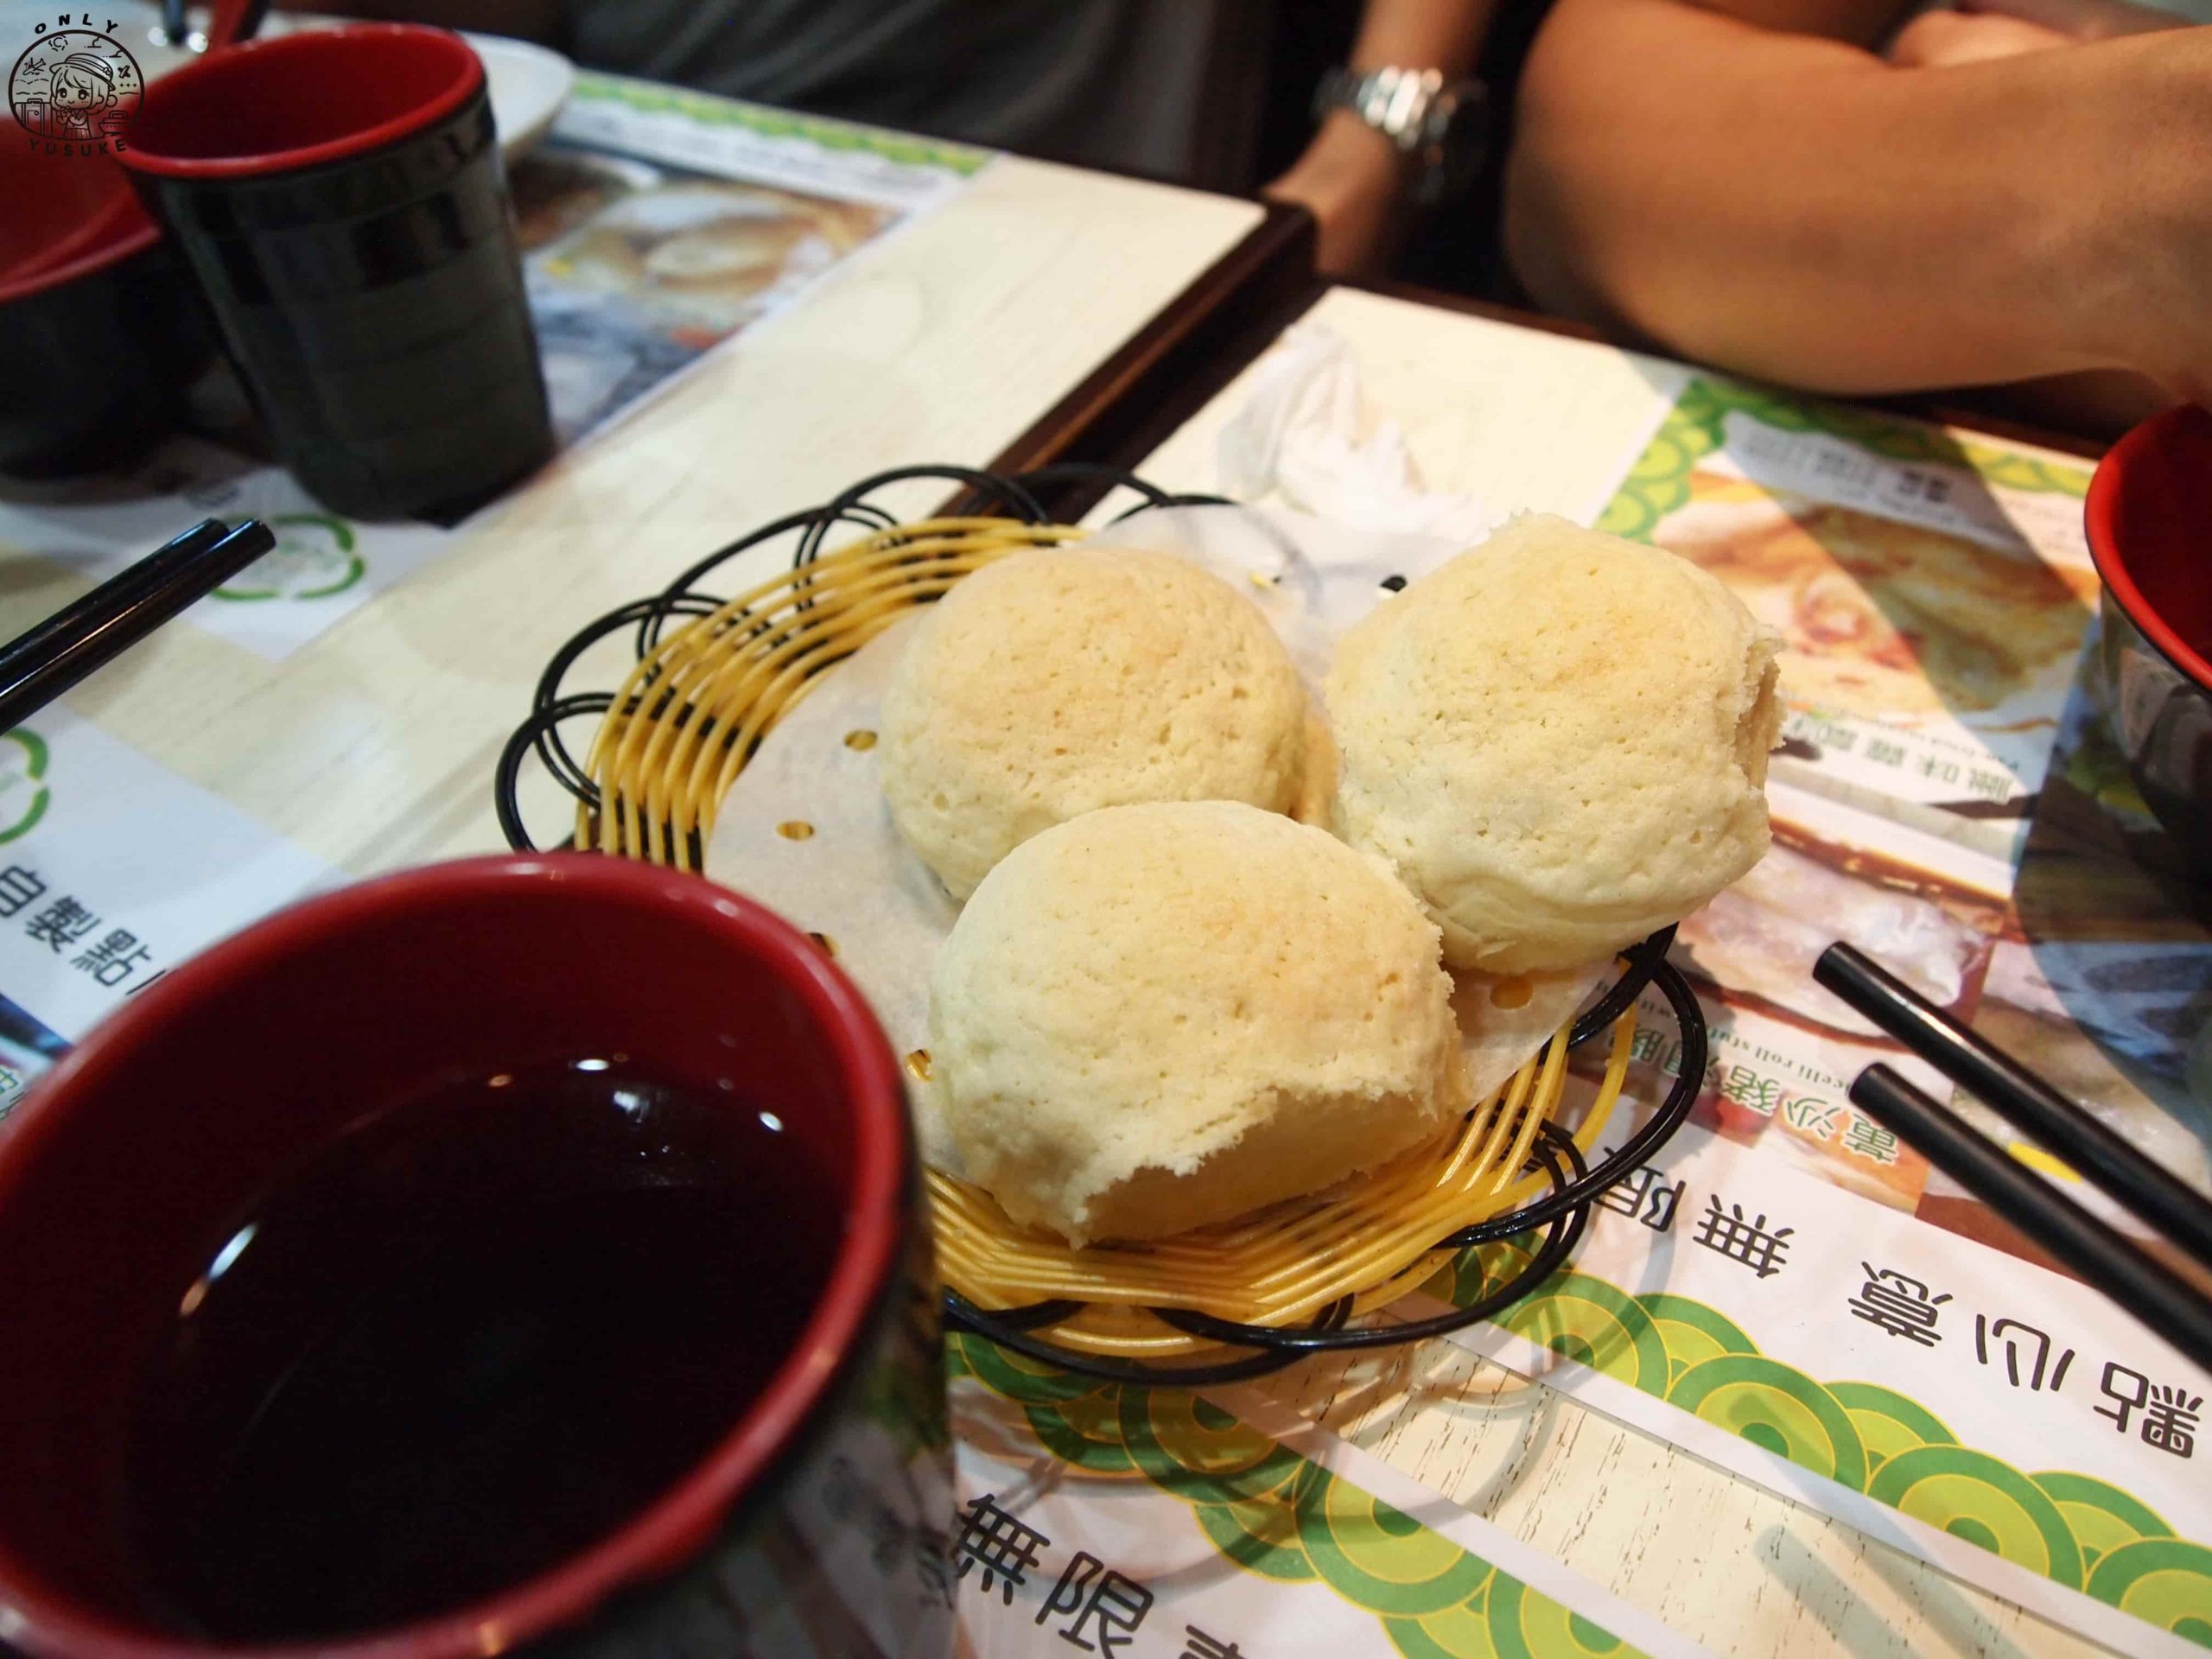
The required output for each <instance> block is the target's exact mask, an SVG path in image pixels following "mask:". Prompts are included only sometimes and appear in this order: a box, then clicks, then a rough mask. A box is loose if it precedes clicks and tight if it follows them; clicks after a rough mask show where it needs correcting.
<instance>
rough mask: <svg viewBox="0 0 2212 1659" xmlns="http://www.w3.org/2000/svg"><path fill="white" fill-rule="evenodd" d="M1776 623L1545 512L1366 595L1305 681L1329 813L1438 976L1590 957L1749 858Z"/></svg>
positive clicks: (1658, 553) (1645, 550)
mask: <svg viewBox="0 0 2212 1659" xmlns="http://www.w3.org/2000/svg"><path fill="white" fill-rule="evenodd" d="M1780 648H1781V639H1780V636H1779V635H1777V634H1776V633H1775V632H1773V630H1771V629H1770V628H1767V627H1764V626H1761V625H1760V624H1759V623H1758V621H1757V620H1754V619H1753V617H1752V616H1751V613H1750V612H1749V611H1747V610H1746V609H1745V607H1744V606H1743V604H1742V603H1741V602H1740V601H1738V600H1737V599H1736V597H1735V596H1734V595H1733V594H1731V593H1729V591H1728V590H1727V589H1726V588H1724V587H1722V586H1721V585H1720V583H1719V582H1717V581H1715V580H1714V579H1713V577H1712V576H1711V575H1707V573H1706V572H1705V571H1703V570H1700V569H1698V568H1697V567H1696V566H1695V565H1694V564H1691V563H1688V561H1687V560H1684V559H1680V558H1677V557H1676V556H1675V555H1673V554H1671V553H1669V552H1666V551H1665V550H1662V549H1659V548H1653V547H1647V546H1644V545H1643V544H1641V543H1636V542H1629V541H1624V540H1623V539H1621V538H1620V537H1617V536H1607V535H1603V534H1600V533H1599V532H1598V531H1589V530H1584V529H1582V528H1580V526H1579V525H1575V524H1568V523H1567V521H1566V520H1564V519H1561V518H1550V517H1541V518H1521V519H1517V520H1516V521H1515V522H1514V523H1512V524H1509V525H1507V526H1506V527H1505V528H1504V529H1503V530H1501V531H1498V532H1497V534H1496V535H1494V536H1492V537H1491V538H1490V539H1489V540H1488V541H1487V542H1484V543H1483V544H1482V545H1480V546H1479V547H1476V548H1472V549H1470V550H1468V551H1466V552H1465V553H1462V554H1460V555H1459V556H1458V557H1457V558H1455V559H1453V560H1452V561H1451V562H1450V563H1448V564H1446V565H1444V566H1443V567H1442V568H1441V569H1437V570H1435V571H1433V572H1432V573H1430V574H1429V575H1426V576H1423V577H1422V578H1421V580H1420V581H1418V582H1414V584H1413V585H1412V586H1411V587H1409V588H1407V589H1405V591H1404V592H1402V593H1401V594H1396V595H1395V596H1394V597H1392V598H1389V599H1387V600H1385V601H1383V603H1382V605H1381V606H1379V607H1377V608H1376V610H1375V612H1374V613H1372V614H1371V615H1369V616H1367V617H1365V618H1364V619H1363V620H1361V621H1360V622H1359V623H1358V625H1357V626H1355V627H1354V628H1353V629H1352V630H1351V632H1349V633H1347V634H1346V635H1345V636H1344V640H1343V642H1342V644H1341V645H1340V646H1339V647H1338V652H1337V658H1336V661H1335V664H1334V665H1333V667H1332V671H1331V673H1330V675H1329V681H1328V688H1327V698H1326V700H1327V703H1328V711H1329V717H1330V720H1331V721H1332V725H1333V726H1334V728H1335V734H1336V740H1337V747H1338V781H1337V793H1336V808H1335V814H1334V818H1335V823H1336V826H1337V830H1338V834H1339V835H1341V836H1344V839H1345V840H1346V841H1348V842H1351V844H1352V845H1354V846H1355V847H1360V848H1363V849H1368V850H1370V851H1372V852H1376V853H1379V854H1381V855H1383V856H1384V857H1385V858H1387V859H1389V861H1391V863H1392V864H1393V865H1395V867H1396V868H1397V870H1398V873H1399V874H1400V875H1401V876H1402V877H1403V878H1404V879H1405V881H1406V883H1407V885H1408V886H1409V887H1412V889H1413V890H1414V893H1415V894H1416V895H1417V896H1418V897H1419V898H1420V899H1421V902H1422V903H1423V904H1425V905H1426V906H1427V907H1428V912H1429V914H1430V915H1431V916H1432V917H1433V918H1435V919H1436V921H1437V923H1438V925H1440V927H1441V928H1442V929H1443V931H1444V957H1445V960H1446V962H1447V963H1450V964H1451V965H1452V966H1453V967H1455V968H1481V969H1489V970H1491V971H1492V972H1496V973H1529V972H1535V971H1539V970H1542V969H1557V968H1567V967H1572V966H1573V965H1575V964H1578V963H1588V962H1592V961H1594V960H1597V959H1600V958H1602V957H1605V956H1607V955H1608V954H1610V953H1611V952H1612V951H1614V950H1618V949H1619V948H1620V947H1622V946H1623V945H1625V944H1632V943H1633V942H1635V941H1636V940H1637V939H1640V938H1643V937H1644V936H1645V935H1647V934H1649V933H1651V932H1653V931H1656V930H1657V929H1659V928H1662V927H1664V926H1666V925H1668V924H1669V923H1670V922H1675V921H1679V920H1680V919H1681V918H1682V917H1684V916H1686V915H1688V913H1689V912H1691V911H1693V910H1695V909H1696V908H1697V907H1698V906H1700V905H1702V904H1703V903H1705V901H1706V900H1707V899H1710V898H1711V897H1712V896H1713V894H1714V893H1718V892H1719V891H1720V889H1721V888H1723V887H1726V886H1727V885H1728V884H1729V883H1730V882H1732V881H1733V880H1736V878H1737V877H1738V876H1740V875H1741V874H1744V872H1745V871H1746V870H1748V869H1750V868H1751V866H1752V865H1753V864H1755V863H1757V862H1758V860H1759V858H1760V856H1761V855H1763V854H1764V852H1765V851H1766V847H1767V835H1768V832H1767V813H1766V797H1765V794H1764V789H1765V785H1766V766H1767V753H1768V751H1769V750H1770V749H1771V748H1772V747H1774V742H1775V738H1776V734H1777V731H1778V729H1779V728H1780V724H1781V718H1782V714H1781V708H1780V705H1779V703H1778V702H1777V700H1776V696H1775V656H1776V653H1777V651H1779V649H1780Z"/></svg>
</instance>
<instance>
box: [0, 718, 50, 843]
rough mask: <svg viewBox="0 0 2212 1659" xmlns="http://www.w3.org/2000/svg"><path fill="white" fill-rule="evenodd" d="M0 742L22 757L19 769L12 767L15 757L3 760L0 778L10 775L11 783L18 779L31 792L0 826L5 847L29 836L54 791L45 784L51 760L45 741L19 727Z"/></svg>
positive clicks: (26, 728)
mask: <svg viewBox="0 0 2212 1659" xmlns="http://www.w3.org/2000/svg"><path fill="white" fill-rule="evenodd" d="M0 741H5V742H6V743H8V744H10V745H11V746H13V747H15V748H16V749H17V750H20V751H21V752H22V765H21V766H20V768H17V767H16V766H15V765H14V762H15V756H14V755H12V754H9V755H6V756H4V763H0V774H9V773H12V777H11V779H10V781H11V782H12V781H14V780H15V779H21V781H22V783H23V784H24V785H27V786H28V787H29V791H30V793H29V798H28V799H27V800H25V801H24V803H23V804H22V805H21V806H20V807H16V808H14V809H12V810H9V811H8V815H7V817H8V821H7V823H6V824H5V825H4V826H0V845H5V844H6V843H7V842H11V841H15V840H17V839H19V838H21V837H22V836H27V835H29V834H30V832H31V830H32V829H34V828H35V827H36V826H37V823H38V821H39V820H40V819H41V818H42V817H45V816H46V809H47V806H48V804H49V803H50V802H51V801H52V799H53V798H54V794H53V791H52V790H51V789H50V788H49V787H48V785H47V782H46V768H47V763H48V760H50V759H51V758H52V757H51V753H50V751H49V750H48V748H47V746H46V740H45V739H44V738H42V737H41V736H40V735H39V734H37V733H36V732H35V731H33V730H31V728H29V727H28V726H18V727H16V728H15V730H13V731H11V732H8V733H4V734H0Z"/></svg>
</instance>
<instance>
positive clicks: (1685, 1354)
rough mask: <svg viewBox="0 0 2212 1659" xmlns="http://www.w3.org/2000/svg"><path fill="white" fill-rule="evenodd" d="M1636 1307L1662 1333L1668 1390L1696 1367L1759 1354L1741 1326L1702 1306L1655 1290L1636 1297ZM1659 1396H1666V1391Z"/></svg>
mask: <svg viewBox="0 0 2212 1659" xmlns="http://www.w3.org/2000/svg"><path fill="white" fill-rule="evenodd" d="M1636 1305H1637V1306H1638V1307H1640V1308H1642V1309H1643V1311H1644V1312H1645V1313H1647V1314H1649V1316H1650V1318H1651V1323H1652V1325H1653V1326H1654V1327H1655V1328H1656V1330H1657V1331H1658V1332H1659V1342H1660V1345H1661V1346H1662V1347H1663V1348H1665V1349H1666V1351H1667V1386H1668V1388H1672V1387H1673V1386H1674V1385H1675V1382H1676V1381H1677V1380H1679V1379H1680V1377H1681V1375H1682V1373H1683V1372H1684V1371H1687V1370H1689V1368H1690V1367H1691V1366H1693V1365H1700V1364H1703V1363H1705V1362H1706V1361H1707V1360H1708V1359H1717V1358H1718V1357H1719V1356H1721V1355H1722V1354H1756V1353H1757V1352H1758V1351H1759V1350H1758V1344H1757V1343H1755V1342H1753V1341H1752V1340H1751V1338H1749V1337H1748V1336H1746V1335H1745V1334H1744V1331H1743V1327H1742V1326H1740V1325H1738V1324H1737V1323H1736V1322H1735V1321H1734V1320H1733V1319H1730V1318H1728V1316H1727V1315H1726V1314H1725V1313H1716V1312H1715V1311H1714V1310H1713V1309H1712V1308H1709V1307H1707V1306H1706V1305H1705V1304H1704V1303H1703V1302H1697V1301H1692V1300H1690V1299H1689V1298H1688V1297H1687V1296H1673V1295H1669V1294H1668V1293H1667V1292H1665V1291H1663V1290H1653V1291H1647V1292H1645V1293H1644V1294H1643V1295H1641V1296H1639V1297H1637V1299H1636ZM1660 1392H1662V1394H1663V1390H1661V1391H1660Z"/></svg>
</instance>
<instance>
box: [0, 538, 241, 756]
mask: <svg viewBox="0 0 2212 1659" xmlns="http://www.w3.org/2000/svg"><path fill="white" fill-rule="evenodd" d="M276 545H277V537H275V536H274V535H273V534H272V533H270V529H269V526H268V525H266V524H263V523H262V522H261V521H260V520H259V519H257V518H249V519H247V520H246V521H245V523H244V524H240V525H239V526H238V528H237V529H236V530H232V528H231V527H230V526H229V525H228V524H223V523H222V522H220V521H219V520H218V519H214V518H209V519H207V520H204V521H203V522H201V523H200V524H195V525H194V526H193V527H192V528H191V529H190V530H188V531H185V532H184V534H183V535H181V536H180V537H177V538H176V539H175V541H173V542H170V543H168V544H167V545H165V546H162V547H160V548H157V549H156V550H154V551H153V552H151V553H149V554H148V555H147V556H145V557H144V558H143V559H141V560H139V561H138V563H136V564H134V565H132V566H131V567H130V569H128V570H125V571H124V572H123V573H122V575H118V576H115V577H113V578H111V579H110V580H109V581H107V582H102V583H101V584H100V585H99V587H97V588H93V589H92V592H91V593H89V594H86V595H85V596H84V597H83V598H82V599H80V600H79V601H77V602H76V603H75V604H73V605H70V606H66V607H63V608H62V609H60V610H59V611H56V612H55V613H54V614H53V615H52V616H49V617H48V618H47V619H46V620H45V621H43V622H41V623H40V624H39V625H38V626H36V627H34V628H32V629H31V630H30V631H29V632H26V633H22V634H18V635H17V636H16V638H15V639H10V641H9V642H8V643H7V644H6V645H0V732H5V731H10V730H12V729H13V728H15V727H16V726H18V725H20V724H21V723H22V721H24V720H25V719H26V718H28V717H29V715H33V714H35V713H36V712H37V711H38V710H39V709H42V708H44V707H45V706H46V705H47V704H48V703H49V702H52V701H53V700H54V698H56V697H58V696H60V695H61V694H62V693H63V692H64V691H67V690H68V689H69V688H70V687H71V686H73V685H74V684H76V683H77V682H78V681H79V680H81V679H83V678H84V677H85V676H86V675H87V674H89V673H91V672H92V671H93V670H94V669H96V668H98V667H99V665H100V664H103V663H105V662H106V661H107V660H108V659H109V658H111V657H113V656H115V655H116V654H117V653H118V652H122V651H124V650H126V649H127V648H129V647H130V646H131V645H135V644H137V642H138V641H139V640H141V639H144V638H145V637H146V636H147V635H148V634H149V633H151V632H153V631H154V630H155V629H156V628H158V627H159V626H162V623H164V622H166V621H168V620H169V619H170V618H171V617H173V616H175V614H176V613H178V612H179V611H181V610H182V609H184V607H186V606H188V605H190V604H192V603H194V601H198V600H200V599H204V598H206V597H207V595H208V594H211V593H213V592H214V590H215V589H216V588H219V587H221V586H222V585H223V584H224V583H225V582H228V581H229V580H230V579H231V578H232V576H235V575H238V572H239V571H241V570H243V569H245V568H246V566H248V565H249V564H251V563H253V562H254V561H255V560H256V559H257V558H259V557H260V556H262V555H263V554H264V553H266V552H268V551H269V550H270V548H272V547H274V546H276Z"/></svg>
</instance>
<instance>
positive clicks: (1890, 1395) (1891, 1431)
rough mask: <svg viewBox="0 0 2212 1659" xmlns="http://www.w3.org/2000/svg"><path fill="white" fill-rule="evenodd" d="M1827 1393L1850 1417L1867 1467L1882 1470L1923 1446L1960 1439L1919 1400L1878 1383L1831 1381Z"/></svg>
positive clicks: (1950, 1443) (1938, 1444)
mask: <svg viewBox="0 0 2212 1659" xmlns="http://www.w3.org/2000/svg"><path fill="white" fill-rule="evenodd" d="M1828 1394H1829V1395H1830V1397H1832V1398H1833V1399H1834V1401H1835V1402H1836V1404H1838V1405H1840V1406H1841V1407H1842V1408H1844V1410H1845V1411H1846V1412H1847V1414H1849V1415H1850V1418H1851V1426H1852V1427H1853V1428H1855V1429H1857V1430H1858V1431H1859V1444H1860V1445H1862V1446H1865V1447H1866V1465H1867V1467H1868V1468H1869V1469H1870V1470H1874V1469H1879V1468H1880V1467H1881V1466H1882V1465H1883V1464H1884V1463H1885V1462H1886V1461H1888V1460H1889V1459H1891V1458H1894V1457H1896V1456H1897V1454H1898V1453H1899V1452H1910V1451H1911V1450H1913V1449H1914V1448H1915V1447H1916V1446H1956V1445H1957V1444H1958V1443H1959V1437H1958V1436H1957V1435H1955V1434H1954V1433H1951V1431H1950V1429H1949V1428H1948V1427H1946V1426H1945V1424H1944V1422H1943V1420H1942V1418H1941V1417H1938V1416H1937V1415H1936V1414H1935V1413H1934V1412H1932V1411H1930V1410H1929V1409H1928V1408H1927V1407H1925V1406H1923V1405H1922V1404H1921V1403H1920V1402H1918V1401H1917V1400H1908V1399H1906V1398H1905V1397H1904V1395H1901V1394H1899V1393H1897V1391H1896V1390H1895V1389H1885V1388H1884V1387H1883V1386H1882V1385H1881V1384H1880V1383H1829V1384H1828Z"/></svg>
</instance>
